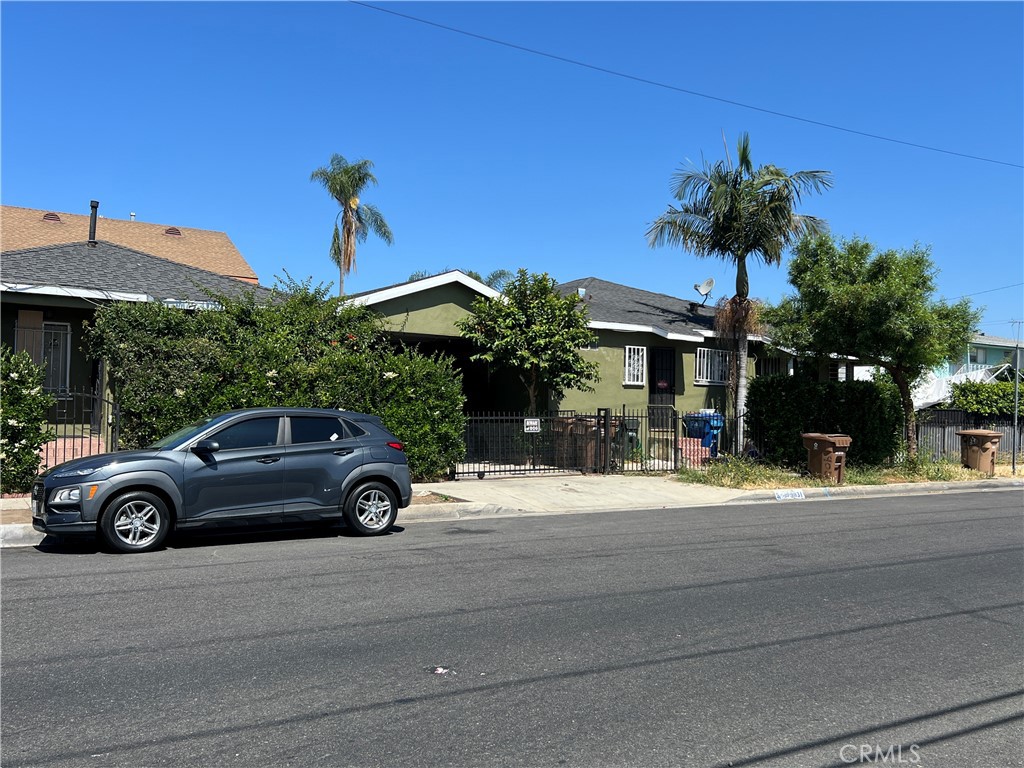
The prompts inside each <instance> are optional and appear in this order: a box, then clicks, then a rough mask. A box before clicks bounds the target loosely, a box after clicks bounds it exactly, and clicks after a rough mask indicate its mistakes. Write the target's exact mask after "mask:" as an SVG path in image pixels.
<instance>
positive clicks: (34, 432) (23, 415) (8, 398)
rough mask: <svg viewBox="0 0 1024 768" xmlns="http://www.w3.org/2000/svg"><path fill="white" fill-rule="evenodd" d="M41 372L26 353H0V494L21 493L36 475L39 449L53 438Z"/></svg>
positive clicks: (8, 349)
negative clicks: (48, 420) (0, 467)
mask: <svg viewBox="0 0 1024 768" xmlns="http://www.w3.org/2000/svg"><path fill="white" fill-rule="evenodd" d="M43 375H44V374H43V369H42V367H41V366H38V365H36V364H35V363H33V362H32V358H31V357H29V355H28V353H26V352H14V351H13V350H11V349H10V348H9V347H3V349H2V350H0V465H2V471H0V491H2V492H3V493H25V492H27V491H28V490H29V489H30V488H31V487H32V481H33V480H35V477H36V474H37V473H38V472H39V449H40V448H41V447H42V445H43V444H44V443H46V442H47V441H48V440H52V439H53V432H51V431H50V430H49V429H48V428H47V425H46V411H47V409H48V408H49V407H50V406H51V405H53V398H52V397H51V396H50V395H48V394H46V393H45V392H43Z"/></svg>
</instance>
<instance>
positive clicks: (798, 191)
mask: <svg viewBox="0 0 1024 768" xmlns="http://www.w3.org/2000/svg"><path fill="white" fill-rule="evenodd" d="M736 161H737V162H736V165H735V166H733V164H732V161H731V159H730V158H729V155H728V149H727V150H726V159H725V160H724V161H722V160H720V161H718V162H717V163H714V164H710V163H708V162H707V161H704V163H703V167H701V168H696V167H694V166H690V167H686V168H680V169H679V170H677V171H676V173H675V174H673V176H672V186H671V190H672V195H673V197H674V198H675V199H676V200H677V201H679V206H678V207H676V206H674V205H669V207H668V210H667V211H666V212H665V213H663V214H662V215H661V216H659V217H658V218H657V219H656V220H655V221H654V223H653V224H651V226H650V228H649V229H648V230H647V242H648V243H649V244H650V246H651V247H652V248H656V247H659V246H662V245H674V246H680V247H682V248H685V249H686V250H688V251H690V252H692V253H693V254H694V255H695V256H701V257H715V258H720V259H725V260H727V261H732V262H733V263H735V264H736V295H735V296H734V297H733V298H732V299H731V300H730V301H729V305H728V308H727V310H726V311H727V314H728V319H727V322H728V324H729V325H730V326H731V328H730V330H731V332H732V333H733V334H734V335H735V336H736V340H737V355H736V376H735V385H736V390H735V403H736V415H737V417H739V418H738V419H737V424H736V447H737V449H738V450H742V449H743V445H744V442H743V418H742V417H743V416H744V415H745V409H746V402H747V347H748V332H749V323H750V319H751V311H750V310H751V302H750V281H749V279H748V277H747V258H748V257H750V256H753V257H754V258H757V259H760V260H761V261H763V262H764V263H765V264H774V265H776V266H778V265H779V264H781V263H782V254H783V252H784V251H785V249H786V248H788V247H789V246H790V245H791V244H792V243H793V242H795V241H796V240H799V239H800V238H801V237H802V236H803V235H805V234H808V233H811V234H819V233H823V232H825V231H827V229H828V226H827V225H826V223H825V222H824V221H823V220H821V219H817V218H815V217H813V216H804V215H800V214H797V213H796V212H795V210H794V209H795V207H796V205H797V204H798V203H799V202H800V201H801V199H802V197H803V195H805V194H809V193H812V192H813V193H818V192H821V191H823V190H826V189H829V188H830V187H831V186H832V174H831V173H829V172H828V171H797V172H796V173H793V174H789V173H787V172H786V171H785V169H783V168H778V167H776V166H774V165H762V166H759V167H758V168H756V169H755V168H754V164H753V162H752V161H751V159H750V137H749V136H748V135H747V134H746V133H743V134H740V139H739V146H738V149H737V157H736Z"/></svg>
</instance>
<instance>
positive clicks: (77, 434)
mask: <svg viewBox="0 0 1024 768" xmlns="http://www.w3.org/2000/svg"><path fill="white" fill-rule="evenodd" d="M54 398H55V402H54V404H53V405H52V406H51V407H50V409H49V411H48V412H47V416H46V419H47V423H48V425H49V428H50V430H51V431H52V432H53V433H54V434H55V438H54V439H53V440H51V441H50V442H48V443H47V444H46V445H44V446H43V447H42V449H41V450H40V454H41V458H42V465H41V467H42V468H46V467H52V466H55V465H57V464H61V463H63V462H65V461H70V460H71V459H77V458H80V457H82V456H93V455H95V454H97V453H104V452H106V451H116V450H117V449H118V427H119V422H120V410H119V408H118V406H117V404H116V403H114V402H112V401H111V400H108V399H106V398H105V397H103V396H102V395H101V394H99V393H96V392H91V391H79V392H71V391H63V392H59V393H54Z"/></svg>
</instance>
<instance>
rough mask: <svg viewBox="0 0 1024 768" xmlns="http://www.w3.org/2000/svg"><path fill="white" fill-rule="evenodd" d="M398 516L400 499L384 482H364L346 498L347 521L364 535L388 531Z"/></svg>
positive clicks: (376, 534)
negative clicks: (396, 497)
mask: <svg viewBox="0 0 1024 768" xmlns="http://www.w3.org/2000/svg"><path fill="white" fill-rule="evenodd" d="M397 518H398V501H397V500H396V499H395V493H394V491H392V490H391V489H390V488H389V487H388V486H386V485H384V483H376V482H373V483H363V484H362V485H360V486H358V487H357V488H356V489H355V490H354V491H352V493H350V494H349V495H348V498H347V499H346V500H345V522H347V523H348V524H349V526H350V527H352V528H353V529H354V530H355V531H356V532H357V533H360V534H362V535H363V536H379V535H380V534H382V533H387V532H388V531H389V530H391V526H393V525H394V524H395V520H396V519H397Z"/></svg>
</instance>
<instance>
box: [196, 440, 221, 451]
mask: <svg viewBox="0 0 1024 768" xmlns="http://www.w3.org/2000/svg"><path fill="white" fill-rule="evenodd" d="M219 450H220V443H218V442H217V441H216V440H200V441H199V442H197V443H196V444H195V445H193V446H192V453H216V452H217V451H219Z"/></svg>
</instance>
